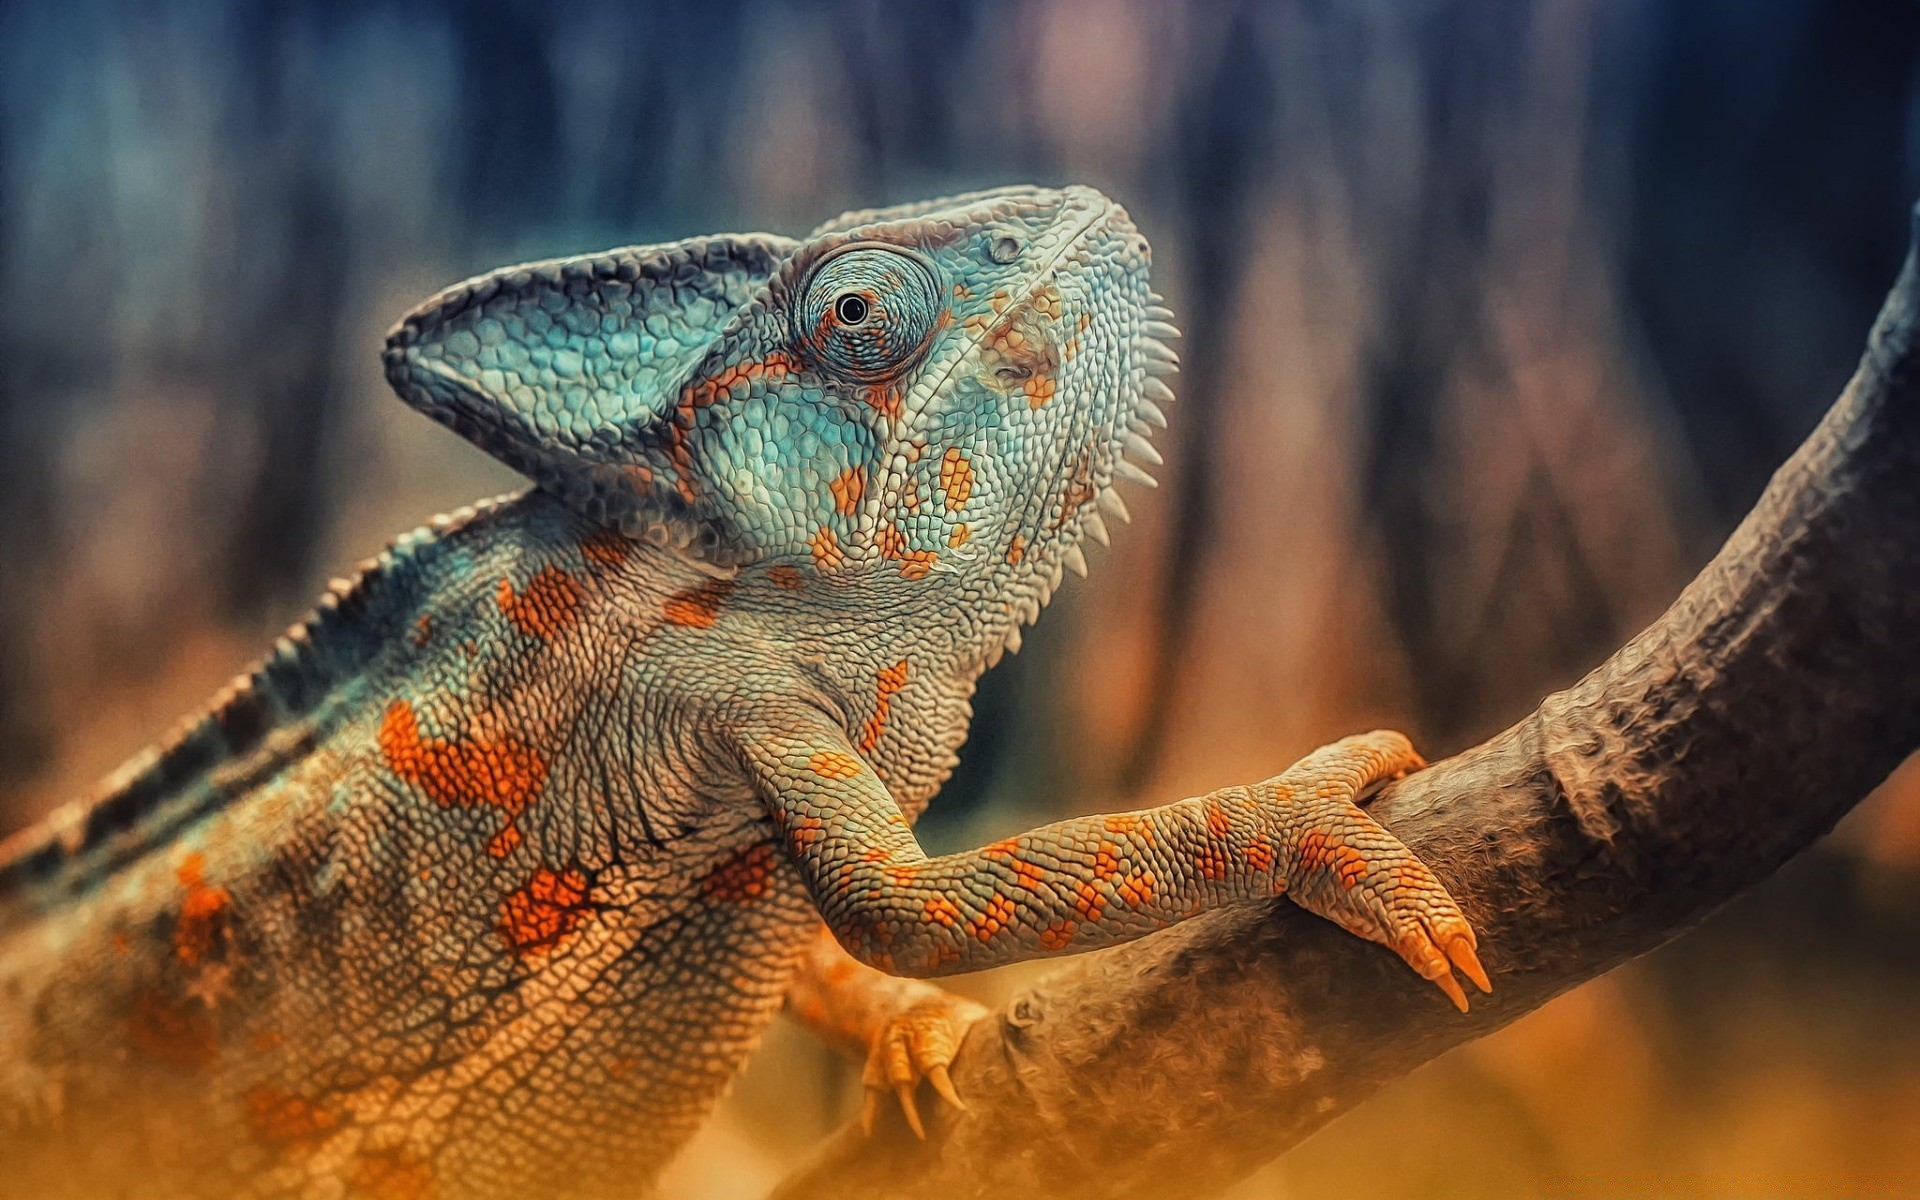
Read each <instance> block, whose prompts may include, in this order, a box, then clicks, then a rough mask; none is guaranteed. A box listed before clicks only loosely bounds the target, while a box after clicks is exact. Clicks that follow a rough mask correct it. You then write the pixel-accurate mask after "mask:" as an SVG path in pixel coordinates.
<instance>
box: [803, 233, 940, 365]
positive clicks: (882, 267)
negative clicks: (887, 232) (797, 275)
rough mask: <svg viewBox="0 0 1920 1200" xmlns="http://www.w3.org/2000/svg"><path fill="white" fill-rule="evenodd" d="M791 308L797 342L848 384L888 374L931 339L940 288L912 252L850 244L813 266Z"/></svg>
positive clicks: (910, 362) (917, 355)
mask: <svg viewBox="0 0 1920 1200" xmlns="http://www.w3.org/2000/svg"><path fill="white" fill-rule="evenodd" d="M802 296H803V299H802V300H801V303H800V307H799V311H798V312H797V313H796V314H795V317H796V320H795V324H796V325H797V326H798V329H797V330H796V332H797V333H798V334H799V335H800V337H799V340H800V342H801V344H802V345H804V346H805V347H806V348H807V349H808V350H809V351H810V352H811V354H812V357H813V358H814V359H815V361H817V362H818V363H819V365H820V366H821V367H822V368H824V369H825V370H826V371H827V372H828V373H830V374H833V375H838V376H840V377H842V378H844V379H847V380H849V381H851V382H855V383H863V384H864V383H879V382H882V381H884V380H887V379H892V378H894V377H895V376H897V375H899V374H900V373H901V372H903V371H905V370H906V369H907V368H908V367H910V366H912V365H913V364H914V363H915V362H917V361H918V360H919V358H920V356H921V355H922V354H924V353H925V352H926V349H927V345H928V344H929V343H930V342H931V341H932V340H933V332H934V329H935V327H936V326H937V325H938V323H939V320H940V311H941V307H942V305H943V304H944V303H945V291H944V289H942V288H941V287H940V286H939V285H938V284H937V283H936V282H935V281H934V276H933V269H932V268H931V267H929V266H928V265H927V264H926V263H925V262H923V261H922V260H921V259H920V258H919V257H918V256H916V255H914V254H911V253H908V252H907V251H904V250H899V249H896V248H894V247H892V246H876V245H872V244H867V245H854V246H849V247H847V248H846V249H843V250H840V251H838V252H837V253H834V254H830V255H828V256H827V257H826V258H824V259H822V260H820V262H819V263H818V264H817V265H816V266H815V267H814V270H813V277H812V278H811V279H810V280H808V281H807V285H806V288H805V289H804V291H803V293H802Z"/></svg>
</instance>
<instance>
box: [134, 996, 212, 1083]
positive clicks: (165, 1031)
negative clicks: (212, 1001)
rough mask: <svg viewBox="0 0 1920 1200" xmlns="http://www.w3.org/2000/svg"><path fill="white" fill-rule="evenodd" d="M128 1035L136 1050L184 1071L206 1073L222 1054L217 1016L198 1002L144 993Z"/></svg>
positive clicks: (137, 999) (136, 1007)
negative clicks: (214, 1018)
mask: <svg viewBox="0 0 1920 1200" xmlns="http://www.w3.org/2000/svg"><path fill="white" fill-rule="evenodd" d="M126 1033H127V1041H128V1042H129V1043H130V1044H131V1045H132V1046H133V1048H134V1050H136V1051H138V1052H139V1053H140V1054H142V1055H144V1056H145V1057H147V1058H150V1059H152V1060H153V1061H155V1062H158V1063H163V1064H165V1065H167V1066H169V1067H174V1068H177V1069H179V1070H182V1071H199V1070H204V1069H205V1068H207V1067H210V1066H212V1065H213V1061H214V1059H215V1058H217V1057H219V1054H220V1032H219V1030H218V1029H217V1028H216V1027H215V1025H214V1020H213V1012H212V1010H211V1009H209V1008H208V1007H207V1006H206V1005H204V1004H202V1003H200V1002H199V1001H197V1000H174V999H172V998H170V997H168V996H165V995H163V994H161V993H159V992H155V991H143V992H141V993H140V994H139V995H138V996H137V997H135V998H134V1002H133V1011H132V1012H131V1013H130V1014H129V1015H128V1017H127V1026H126Z"/></svg>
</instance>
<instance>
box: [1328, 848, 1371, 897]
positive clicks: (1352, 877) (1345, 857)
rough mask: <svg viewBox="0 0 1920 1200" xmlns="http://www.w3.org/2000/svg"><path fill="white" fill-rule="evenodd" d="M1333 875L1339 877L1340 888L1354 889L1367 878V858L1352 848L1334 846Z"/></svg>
mask: <svg viewBox="0 0 1920 1200" xmlns="http://www.w3.org/2000/svg"><path fill="white" fill-rule="evenodd" d="M1333 873H1334V874H1335V875H1337V876H1339V878H1340V886H1341V887H1343V888H1352V887H1355V886H1357V885H1358V884H1359V882H1360V881H1361V880H1362V879H1365V878H1366V877H1367V856H1366V855H1364V854H1362V853H1360V851H1358V850H1355V849H1354V848H1353V847H1352V846H1335V847H1334V848H1333Z"/></svg>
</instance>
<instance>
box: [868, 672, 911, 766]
mask: <svg viewBox="0 0 1920 1200" xmlns="http://www.w3.org/2000/svg"><path fill="white" fill-rule="evenodd" d="M906 686H907V660H906V659H904V658H903V659H901V660H900V661H899V662H897V663H895V664H893V665H892V666H891V667H882V668H881V669H880V673H879V676H878V678H877V679H876V681H875V684H874V697H873V715H872V716H871V717H868V718H867V723H866V724H865V725H864V726H862V727H861V730H860V749H861V751H862V752H863V753H871V752H872V750H873V748H874V746H875V745H876V744H877V743H878V742H879V741H880V738H881V737H882V736H883V735H884V734H885V733H886V731H887V717H888V715H889V714H890V713H891V712H892V711H893V698H894V697H895V696H896V695H898V694H899V692H900V689H901V688H903V687H906Z"/></svg>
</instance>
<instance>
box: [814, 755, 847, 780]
mask: <svg viewBox="0 0 1920 1200" xmlns="http://www.w3.org/2000/svg"><path fill="white" fill-rule="evenodd" d="M807 770H809V771H812V772H813V773H814V774H815V775H818V776H819V777H820V778H822V779H852V778H853V777H854V776H855V775H858V774H859V773H860V760H859V759H857V758H855V757H854V756H853V755H851V754H846V753H843V752H841V751H839V750H818V751H815V752H814V753H813V755H812V756H810V757H809V758H808V759H807Z"/></svg>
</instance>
